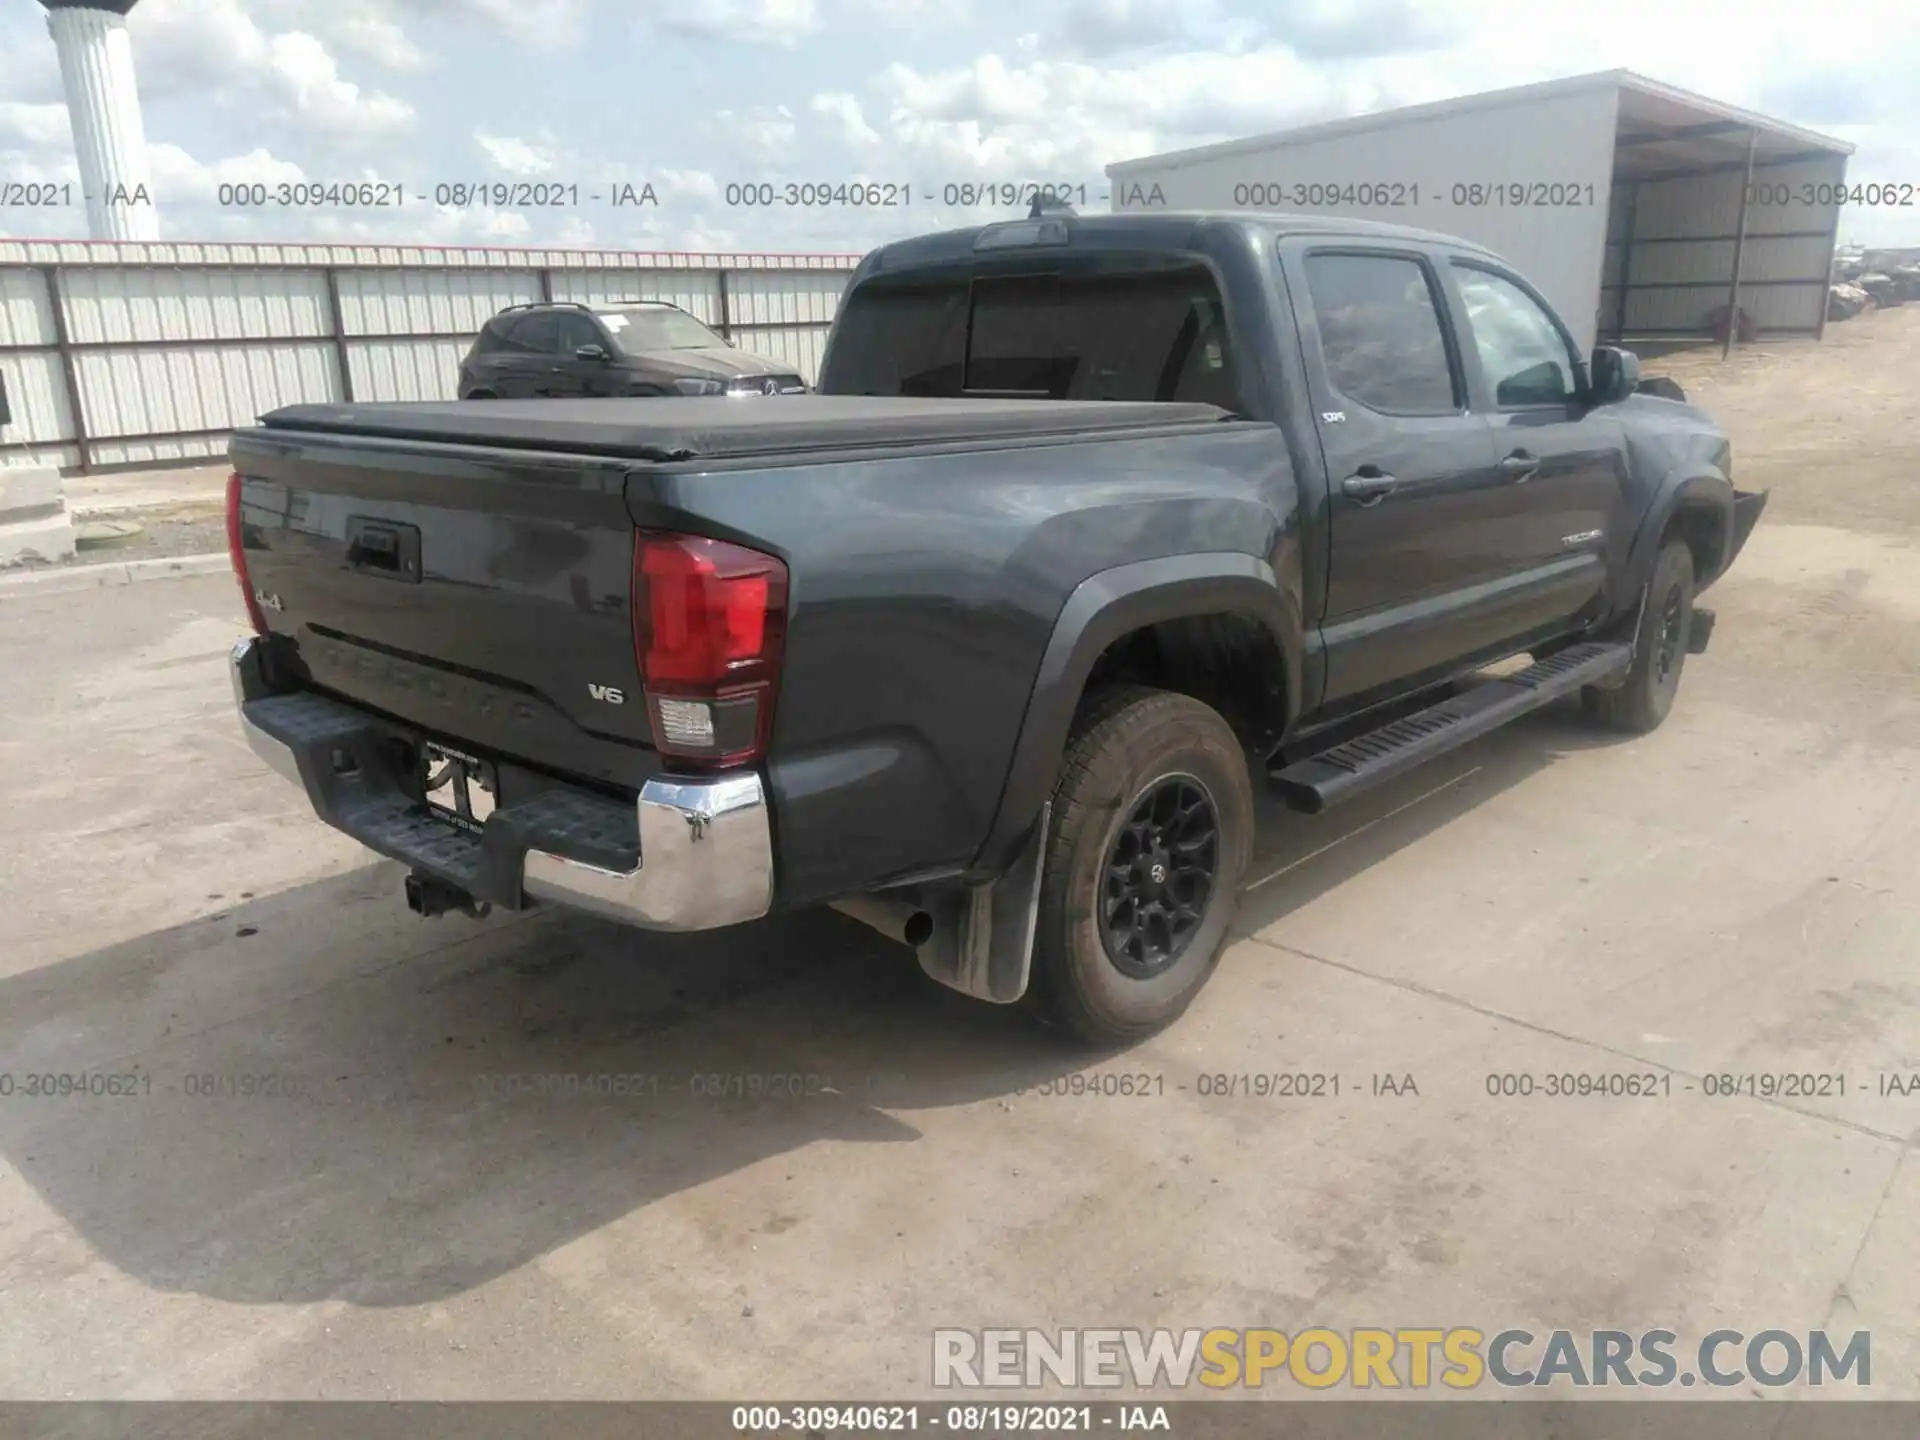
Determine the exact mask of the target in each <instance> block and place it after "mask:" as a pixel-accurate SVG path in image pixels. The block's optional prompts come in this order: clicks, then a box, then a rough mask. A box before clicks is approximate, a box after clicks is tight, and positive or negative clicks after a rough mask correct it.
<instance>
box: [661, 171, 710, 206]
mask: <svg viewBox="0 0 1920 1440" xmlns="http://www.w3.org/2000/svg"><path fill="white" fill-rule="evenodd" d="M647 178H648V180H649V182H650V183H651V184H652V185H653V191H654V194H655V195H657V196H659V197H660V200H661V203H662V204H663V205H664V204H666V203H668V202H671V201H683V200H710V201H713V200H718V199H719V198H720V182H719V180H717V179H715V178H714V176H713V174H712V173H711V172H710V171H706V170H655V171H654V172H653V173H652V174H651V175H649V176H648V177H647Z"/></svg>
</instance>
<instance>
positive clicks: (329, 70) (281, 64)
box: [269, 30, 414, 139]
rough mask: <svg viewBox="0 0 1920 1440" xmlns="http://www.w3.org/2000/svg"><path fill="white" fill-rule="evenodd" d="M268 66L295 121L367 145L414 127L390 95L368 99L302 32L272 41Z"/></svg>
mask: <svg viewBox="0 0 1920 1440" xmlns="http://www.w3.org/2000/svg"><path fill="white" fill-rule="evenodd" d="M269 57H270V60H269V63H270V64H271V66H272V71H273V74H274V76H275V77H276V78H277V79H278V81H279V82H280V85H281V88H282V94H283V96H284V98H285V100H286V101H287V102H288V103H289V104H290V106H291V108H292V111H293V116H294V118H295V119H296V120H297V121H299V122H300V123H301V124H304V125H308V126H311V127H313V128H314V129H316V130H320V131H324V132H326V133H329V134H333V135H358V136H362V137H365V138H368V139H372V138H376V137H379V136H384V135H391V134H393V133H395V132H397V131H401V130H405V129H407V128H408V127H409V126H410V125H411V124H412V123H413V118H414V115H413V107H412V106H411V105H409V104H407V102H406V101H404V100H397V99H395V98H394V97H393V96H391V95H379V94H368V93H367V92H365V91H363V90H362V89H361V88H360V87H359V86H358V85H356V84H354V83H353V82H352V81H351V80H346V79H343V78H342V77H341V75H340V67H339V66H338V65H337V64H335V62H334V59H333V56H332V55H331V54H329V53H328V51H327V47H326V46H324V45H322V44H321V43H320V41H319V40H318V39H317V38H316V37H314V36H312V35H308V34H305V33H304V32H301V31H297V30H296V31H291V32H289V33H287V34H284V35H275V36H274V37H273V39H272V41H271V42H270V44H269Z"/></svg>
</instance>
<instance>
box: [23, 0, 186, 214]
mask: <svg viewBox="0 0 1920 1440" xmlns="http://www.w3.org/2000/svg"><path fill="white" fill-rule="evenodd" d="M47 29H48V30H50V31H52V32H53V43H54V45H55V47H56V48H57V49H58V50H59V52H60V78H61V80H62V81H63V82H64V83H65V85H66V90H67V115H68V118H69V119H70V120H71V121H72V123H73V148H74V151H75V152H76V154H77V155H78V157H79V160H80V186H81V189H83V190H84V191H85V192H86V197H87V230H88V233H89V234H90V235H91V236H92V238H93V239H95V240H158V239H159V238H160V221H159V216H158V215H157V213H156V212H155V208H154V204H153V200H154V195H153V175H152V173H151V172H150V171H149V170H148V169H147V132H146V128H145V127H144V126H143V125H142V124H141V123H140V94H139V91H138V90H136V89H135V87H134V82H133V45H132V44H131V42H129V40H128V39H127V22H126V18H125V17H124V16H121V15H117V14H114V13H112V12H111V11H107V10H94V9H91V8H88V7H85V6H61V7H60V8H58V9H55V10H50V11H48V12H47ZM143 186H144V187H145V199H144V202H139V203H136V202H134V201H133V200H132V197H134V196H136V195H138V194H139V193H140V191H141V188H142V187H143Z"/></svg>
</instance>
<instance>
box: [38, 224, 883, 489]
mask: <svg viewBox="0 0 1920 1440" xmlns="http://www.w3.org/2000/svg"><path fill="white" fill-rule="evenodd" d="M858 259H859V257H858V256H854V255H687V254H656V253H647V252H630V251H566V250H499V249H490V248H478V247H476V248H471V249H435V248H432V247H424V246H406V247H401V246H345V245H342V246H332V245H212V244H208V245H187V244H178V245H175V244H157V243H155V244H139V243H105V244H95V243H87V242H80V241H72V242H52V241H48V242H40V241H7V240H0V376H4V377H5V381H6V387H7V395H8V397H9V400H10V402H11V405H12V410H13V423H12V424H10V425H8V426H7V427H6V428H5V430H4V432H0V464H4V463H21V462H25V463H41V464H54V465H59V466H61V467H63V468H76V469H78V468H97V467H104V466H111V465H123V464H138V463H164V462H166V461H171V460H196V459H203V458H206V457H211V456H218V455H220V454H222V453H223V452H224V451H225V449H226V444H227V435H228V432H229V431H231V430H232V429H233V428H235V427H236V426H243V425H249V424H252V423H253V421H254V420H255V419H256V418H257V417H258V416H260V415H261V414H263V413H265V412H266V411H268V410H272V409H275V408H276V407H278V406H281V405H291V404H298V403H302V402H313V401H338V400H348V399H351V400H438V399H450V398H452V396H453V386H454V381H455V376H456V374H457V372H458V369H459V365H460V360H461V357H462V356H464V355H465V353H466V350H467V347H468V346H469V345H470V344H471V343H472V341H473V337H474V335H475V334H476V333H478V331H479V329H480V326H481V325H482V324H484V323H485V321H486V320H487V318H488V317H489V316H491V315H493V314H494V313H496V312H497V311H499V310H500V309H502V308H504V307H505V306H508V305H514V304H519V303H522V302H525V301H530V300H539V299H541V298H543V296H550V298H552V299H555V300H577V301H581V302H583V303H587V304H594V303H599V302H603V301H611V300H631V299H647V300H669V301H672V302H673V303H674V304H676V305H680V306H682V307H683V308H685V309H686V310H688V311H690V312H691V313H692V314H694V315H697V316H698V317H699V318H700V319H702V320H704V321H706V322H707V323H708V324H709V325H713V326H715V327H716V328H718V329H720V330H721V332H722V333H723V334H725V335H727V336H728V338H729V339H731V340H732V342H733V343H734V344H736V345H739V346H741V347H742V348H744V349H748V350H757V351H760V352H762V353H765V354H767V355H771V356H774V357H777V358H780V359H783V360H786V361H788V362H789V363H791V364H792V365H793V366H794V367H795V368H796V369H798V370H799V371H800V373H801V374H802V375H804V376H805V377H806V378H807V379H808V380H809V381H812V380H813V378H814V377H815V375H816V374H817V373H818V369H819V363H820V354H821V350H822V348H823V346H824V344H825V340H826V333H827V329H828V327H829V325H830V324H831V323H832V320H833V315H834V311H835V308H836V307H837V306H838V304H839V299H840V293H841V291H842V290H843V289H844V288H845V285H846V282H847V278H848V276H849V274H850V273H851V271H852V269H853V267H854V265H855V263H856V262H857V261H858ZM336 317H337V318H336Z"/></svg>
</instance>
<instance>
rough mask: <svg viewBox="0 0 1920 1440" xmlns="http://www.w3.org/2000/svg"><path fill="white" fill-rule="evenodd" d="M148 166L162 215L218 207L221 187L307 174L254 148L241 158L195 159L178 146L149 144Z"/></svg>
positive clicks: (294, 178) (283, 181) (300, 177)
mask: <svg viewBox="0 0 1920 1440" xmlns="http://www.w3.org/2000/svg"><path fill="white" fill-rule="evenodd" d="M147 164H148V167H149V168H150V169H151V170H152V171H153V188H154V194H155V196H156V198H157V200H158V203H159V204H160V205H161V206H162V207H163V209H162V215H163V216H165V215H166V214H167V213H169V212H173V211H177V210H179V209H180V208H181V207H183V206H192V205H207V206H214V207H216V208H219V206H218V201H219V192H220V187H221V186H222V185H238V184H253V183H255V182H258V183H260V184H263V185H281V184H289V185H290V184H297V183H299V182H300V181H302V180H305V179H306V178H307V176H306V172H305V171H304V170H302V169H301V168H300V167H299V166H298V165H296V164H294V163H293V161H291V160H282V159H281V158H279V157H278V156H276V155H274V154H272V153H270V152H269V151H267V150H265V149H262V148H256V149H253V150H250V151H248V152H247V153H246V154H244V155H229V156H227V157H226V158H225V159H223V160H213V161H201V160H196V159H195V158H194V157H193V156H192V155H189V154H188V153H187V152H186V151H185V150H183V149H181V148H180V147H179V146H178V145H170V144H166V143H164V142H160V143H155V142H151V141H150V142H148V145H147Z"/></svg>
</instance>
